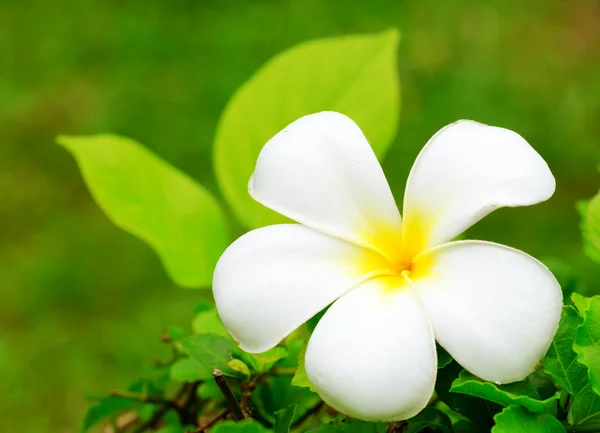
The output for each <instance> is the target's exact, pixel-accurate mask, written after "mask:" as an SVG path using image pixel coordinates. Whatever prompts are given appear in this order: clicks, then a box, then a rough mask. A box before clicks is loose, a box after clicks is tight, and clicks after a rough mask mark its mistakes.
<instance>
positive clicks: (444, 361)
mask: <svg viewBox="0 0 600 433" xmlns="http://www.w3.org/2000/svg"><path fill="white" fill-rule="evenodd" d="M435 346H436V349H437V361H438V362H437V368H444V367H445V366H447V365H448V364H450V363H451V362H452V356H450V354H449V353H448V352H446V349H444V348H443V347H442V346H440V345H439V344H437V343H436V344H435Z"/></svg>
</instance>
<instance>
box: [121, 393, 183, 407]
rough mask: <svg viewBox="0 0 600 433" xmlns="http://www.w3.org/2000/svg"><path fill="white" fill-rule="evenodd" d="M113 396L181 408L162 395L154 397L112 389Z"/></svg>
mask: <svg viewBox="0 0 600 433" xmlns="http://www.w3.org/2000/svg"><path fill="white" fill-rule="evenodd" d="M110 395H111V396H113V397H121V398H126V399H129V400H135V401H139V402H142V403H152V404H162V405H165V406H168V407H170V408H172V409H175V410H179V406H177V404H176V403H175V402H174V401H171V400H167V399H165V398H161V397H154V396H152V395H140V394H135V393H132V392H123V391H112V392H111V393H110Z"/></svg>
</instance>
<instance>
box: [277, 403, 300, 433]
mask: <svg viewBox="0 0 600 433" xmlns="http://www.w3.org/2000/svg"><path fill="white" fill-rule="evenodd" d="M296 407H297V405H295V404H292V405H290V406H288V407H287V408H285V409H282V410H278V411H277V412H275V414H274V417H275V425H274V426H273V431H274V433H289V431H290V429H291V428H292V422H293V421H294V415H295V414H296Z"/></svg>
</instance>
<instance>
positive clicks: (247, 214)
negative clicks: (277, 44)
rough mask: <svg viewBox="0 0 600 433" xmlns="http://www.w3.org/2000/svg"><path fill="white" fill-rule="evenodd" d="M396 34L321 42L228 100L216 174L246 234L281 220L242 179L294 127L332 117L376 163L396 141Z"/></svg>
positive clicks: (285, 56) (290, 54)
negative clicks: (350, 126)
mask: <svg viewBox="0 0 600 433" xmlns="http://www.w3.org/2000/svg"><path fill="white" fill-rule="evenodd" d="M398 40H399V33H398V31H396V30H389V31H386V32H383V33H378V34H373V35H354V36H344V37H338V38H329V39H320V40H314V41H310V42H306V43H303V44H300V45H297V46H295V47H292V48H290V49H288V50H286V51H284V52H282V53H280V54H278V55H277V56H275V57H273V58H272V59H271V60H270V61H268V62H267V63H266V64H265V65H264V66H263V67H262V68H261V69H259V70H258V72H256V74H254V75H253V76H252V77H251V78H250V79H249V80H248V81H247V82H246V83H245V84H244V85H243V86H242V87H240V88H239V89H238V91H237V92H236V93H235V94H234V95H233V97H232V98H231V100H230V101H229V103H228V104H227V107H226V108H225V110H224V112H223V115H222V116H221V119H220V121H219V125H218V127H217V132H216V137H215V150H214V154H215V171H216V174H217V180H218V182H219V185H220V187H221V190H222V191H223V193H224V195H225V198H226V199H227V201H228V202H229V204H230V205H231V206H232V208H233V210H234V212H235V214H236V215H237V217H238V218H239V220H240V221H241V222H242V223H243V224H244V225H246V226H247V227H250V228H255V227H261V226H264V225H268V224H273V223H276V222H281V221H284V219H283V218H282V217H280V216H279V215H276V214H275V213H273V212H271V211H270V210H268V209H266V208H264V207H262V206H261V205H259V204H258V203H256V202H254V201H253V200H252V199H251V198H250V196H249V195H248V180H249V179H250V176H251V174H252V172H253V171H254V165H255V163H256V159H257V157H258V154H259V152H260V150H261V148H262V147H263V146H264V144H265V143H266V142H267V141H268V140H269V139H270V138H271V137H273V136H274V135H275V134H276V133H277V132H279V131H280V130H282V129H283V128H284V127H286V126H287V125H288V124H290V123H291V122H293V121H294V120H296V119H298V118H300V117H302V116H304V115H307V114H311V113H316V112H319V111H338V112H341V113H344V114H346V115H348V116H349V117H350V118H352V119H353V120H354V121H355V122H356V123H358V125H359V126H360V127H361V128H362V130H363V132H364V133H365V135H366V137H367V138H368V140H369V142H370V143H371V145H372V146H373V149H374V150H375V152H376V153H377V154H378V155H379V156H382V155H383V154H384V153H385V151H386V149H387V148H388V147H389V145H390V144H391V142H392V140H393V139H394V136H395V134H396V128H397V125H398V120H399V81H398V76H397V73H396V51H397V46H398Z"/></svg>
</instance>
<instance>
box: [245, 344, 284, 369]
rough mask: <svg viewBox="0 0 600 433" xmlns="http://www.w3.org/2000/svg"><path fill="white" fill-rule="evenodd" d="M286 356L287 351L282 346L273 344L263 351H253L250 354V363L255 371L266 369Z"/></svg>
mask: <svg viewBox="0 0 600 433" xmlns="http://www.w3.org/2000/svg"><path fill="white" fill-rule="evenodd" d="M287 356H288V351H287V350H285V349H284V348H283V347H280V346H275V347H274V348H272V349H270V350H267V351H266V352H263V353H255V354H251V355H250V365H251V366H252V368H254V369H255V370H256V371H261V372H262V371H268V370H270V369H271V367H273V366H274V365H275V364H276V363H277V362H279V361H281V360H282V359H284V358H286V357H287Z"/></svg>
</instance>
